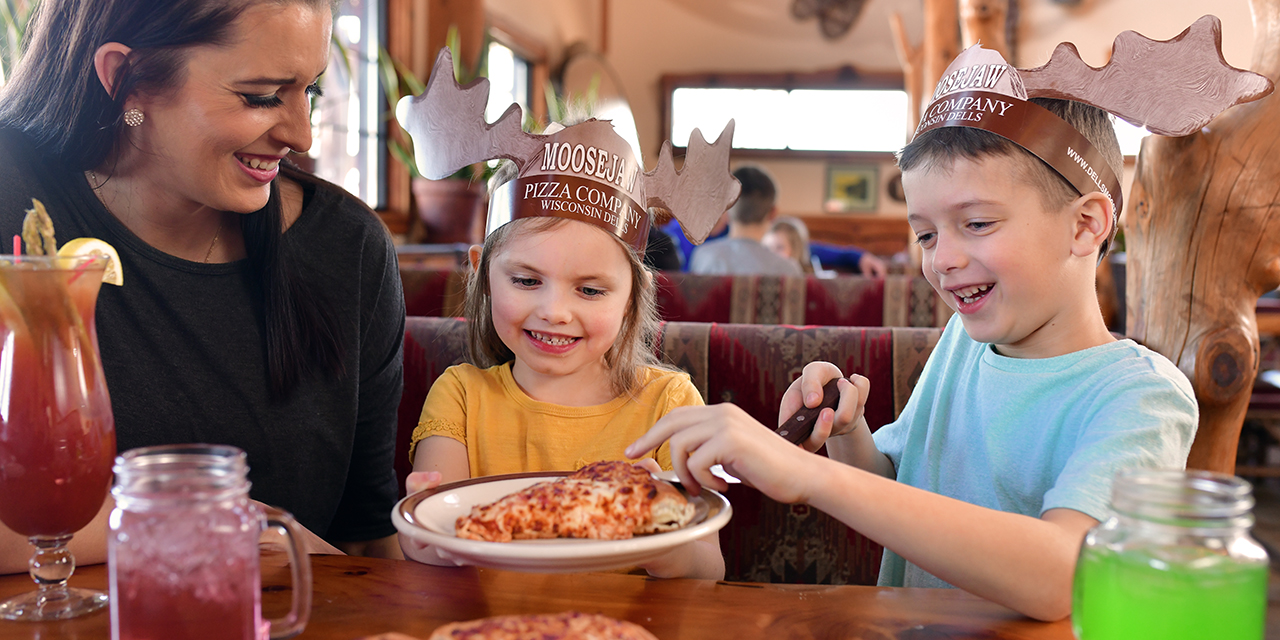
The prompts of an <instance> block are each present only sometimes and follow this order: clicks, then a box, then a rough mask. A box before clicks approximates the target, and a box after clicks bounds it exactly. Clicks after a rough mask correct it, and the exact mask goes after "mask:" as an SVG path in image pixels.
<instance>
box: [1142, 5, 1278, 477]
mask: <svg viewBox="0 0 1280 640" xmlns="http://www.w3.org/2000/svg"><path fill="white" fill-rule="evenodd" d="M1252 7H1253V14H1254V30H1255V34H1256V36H1255V37H1256V44H1255V46H1254V58H1253V64H1252V69H1253V71H1256V72H1258V73H1260V74H1263V75H1265V76H1267V77H1268V78H1270V79H1271V80H1272V81H1273V82H1274V81H1277V80H1280V0H1252ZM1277 147H1280V99H1278V98H1277V97H1276V96H1274V95H1273V96H1270V97H1268V98H1264V99H1262V100H1259V101H1257V102H1251V103H1248V104H1245V105H1241V106H1238V107H1235V108H1233V109H1230V110H1228V111H1227V112H1226V113H1224V114H1223V115H1221V116H1220V117H1218V118H1217V119H1216V120H1214V121H1213V122H1212V123H1210V124H1209V126H1207V127H1205V128H1204V129H1202V130H1201V131H1199V132H1197V133H1193V134H1192V135H1189V136H1185V137H1180V138H1168V137H1162V136H1150V137H1148V138H1147V139H1146V140H1145V141H1144V142H1143V145H1142V152H1141V154H1140V155H1139V156H1138V163H1137V169H1136V176H1135V179H1134V184H1133V189H1132V191H1133V192H1132V193H1131V194H1130V195H1129V197H1128V198H1127V200H1128V207H1129V208H1128V214H1127V215H1126V223H1125V233H1126V244H1127V251H1128V275H1127V286H1128V291H1127V296H1126V298H1127V302H1128V330H1129V334H1130V336H1131V337H1132V338H1133V339H1135V340H1137V341H1138V342H1141V343H1143V344H1145V345H1147V346H1148V347H1150V348H1151V349H1154V350H1155V351H1158V352H1160V353H1162V354H1164V355H1165V356H1166V357H1168V358H1169V359H1170V360H1172V361H1173V362H1174V363H1175V364H1177V365H1178V368H1179V369H1181V370H1182V371H1183V373H1185V374H1186V375H1187V376H1188V377H1189V378H1190V379H1191V382H1192V386H1193V387H1194V388H1195V393H1196V398H1197V400H1198V402H1199V405H1200V427H1199V431H1198V432H1197V434H1196V438H1195V442H1194V444H1193V445H1192V447H1191V456H1190V458H1189V459H1188V461H1187V467H1188V468H1194V469H1207V470H1212V471H1219V472H1224V473H1232V472H1234V469H1235V459H1236V447H1237V443H1238V441H1239V437H1240V428H1241V426H1242V425H1243V422H1244V415H1245V411H1246V410H1247V408H1248V404H1249V397H1250V394H1251V392H1252V389H1253V382H1254V378H1255V377H1256V376H1257V367H1258V333H1257V319H1256V317H1255V307H1256V304H1257V300H1258V297H1259V296H1260V295H1262V294H1263V293H1265V292H1267V291H1269V290H1272V289H1275V288H1276V287H1277V286H1280V198H1278V197H1277V192H1278V191H1280V186H1277V185H1280V153H1277Z"/></svg>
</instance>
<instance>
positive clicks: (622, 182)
mask: <svg viewBox="0 0 1280 640" xmlns="http://www.w3.org/2000/svg"><path fill="white" fill-rule="evenodd" d="M541 170H542V171H560V172H564V171H572V172H573V173H576V174H579V175H583V176H592V177H595V178H601V179H604V180H607V181H609V182H612V183H613V184H615V185H618V186H619V187H622V188H623V189H626V190H627V191H631V188H632V187H634V186H635V183H636V175H637V174H639V173H640V168H639V167H627V159H626V158H622V157H619V156H618V154H616V153H609V152H608V151H607V150H605V149H597V148H596V147H588V146H586V145H583V144H569V143H568V142H548V143H546V144H544V145H543V150H542V167H541Z"/></svg>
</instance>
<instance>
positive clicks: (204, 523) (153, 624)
mask: <svg viewBox="0 0 1280 640" xmlns="http://www.w3.org/2000/svg"><path fill="white" fill-rule="evenodd" d="M199 511H200V510H199V509H191V508H185V509H184V508H177V507H175V508H174V509H173V510H169V509H164V513H163V514H156V513H154V512H153V513H137V512H129V511H123V510H122V511H120V512H119V514H118V515H119V518H120V521H119V522H114V523H113V524H114V525H115V526H116V527H117V529H118V530H121V531H128V535H127V539H125V540H119V539H117V540H115V541H114V548H113V549H112V553H111V559H110V562H111V564H112V570H111V576H110V577H111V583H112V584H111V594H112V597H111V608H112V616H111V619H112V626H113V627H115V628H113V629H112V634H111V637H112V638H113V639H114V640H171V639H173V638H191V639H197V638H211V639H212V638H217V639H218V640H253V639H254V638H256V637H257V633H256V632H255V629H256V628H257V627H258V624H259V619H260V615H261V613H260V605H259V598H260V594H261V588H262V587H261V586H260V584H259V579H258V532H259V531H260V520H259V519H260V518H261V515H259V514H257V513H251V511H256V509H254V508H252V507H249V506H248V504H247V503H245V504H241V505H237V508H234V509H231V510H228V511H210V510H208V509H205V510H204V512H203V513H200V512H199ZM214 531H217V532H219V533H217V534H214V533H213V532H214Z"/></svg>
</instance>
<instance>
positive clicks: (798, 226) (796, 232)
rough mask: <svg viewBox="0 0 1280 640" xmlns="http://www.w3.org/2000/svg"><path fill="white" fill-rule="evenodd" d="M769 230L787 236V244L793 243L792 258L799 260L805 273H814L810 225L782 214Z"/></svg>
mask: <svg viewBox="0 0 1280 640" xmlns="http://www.w3.org/2000/svg"><path fill="white" fill-rule="evenodd" d="M769 232H770V233H776V234H779V235H781V236H782V237H784V238H786V239H787V244H789V245H791V259H792V260H795V261H797V262H799V263H800V268H801V269H803V270H804V272H805V273H813V259H812V258H811V257H810V256H809V227H807V226H805V224H804V221H803V220H801V219H800V218H795V217H792V216H782V217H780V218H777V219H775V220H774V221H773V226H771V227H769Z"/></svg>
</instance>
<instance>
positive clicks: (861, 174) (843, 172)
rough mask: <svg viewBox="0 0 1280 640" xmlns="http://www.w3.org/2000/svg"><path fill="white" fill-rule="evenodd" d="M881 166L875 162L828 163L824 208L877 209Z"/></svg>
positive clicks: (831, 211)
mask: <svg viewBox="0 0 1280 640" xmlns="http://www.w3.org/2000/svg"><path fill="white" fill-rule="evenodd" d="M879 171H880V169H879V167H877V166H876V165H874V164H832V165H827V193H826V198H825V201H824V205H823V208H824V209H826V210H827V212H829V213H841V212H845V211H875V210H876V196H877V195H878V193H879V191H880V176H879Z"/></svg>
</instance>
